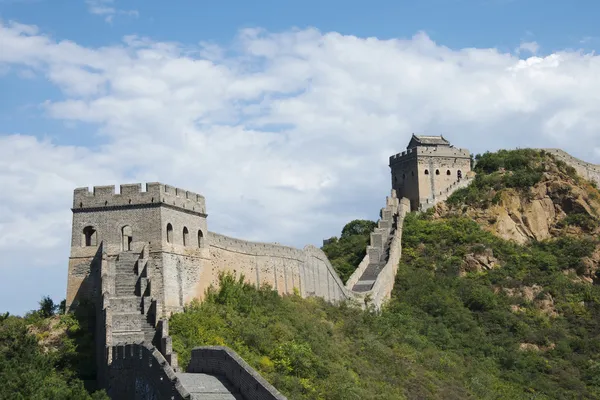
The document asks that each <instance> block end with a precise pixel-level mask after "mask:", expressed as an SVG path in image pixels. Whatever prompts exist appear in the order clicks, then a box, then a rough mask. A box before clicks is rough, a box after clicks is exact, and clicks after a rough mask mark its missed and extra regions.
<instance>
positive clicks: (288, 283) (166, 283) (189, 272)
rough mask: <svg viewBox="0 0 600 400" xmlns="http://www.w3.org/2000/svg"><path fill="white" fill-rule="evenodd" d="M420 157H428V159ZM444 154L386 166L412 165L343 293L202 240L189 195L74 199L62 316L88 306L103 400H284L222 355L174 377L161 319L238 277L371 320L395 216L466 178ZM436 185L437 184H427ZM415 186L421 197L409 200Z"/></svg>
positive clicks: (321, 267)
mask: <svg viewBox="0 0 600 400" xmlns="http://www.w3.org/2000/svg"><path fill="white" fill-rule="evenodd" d="M414 138H415V137H414V136H413V140H414ZM423 138H424V139H423ZM431 138H436V137H417V139H418V140H420V141H421V142H419V143H418V144H419V145H428V143H427V142H428V141H430V142H432V143H433V146H438V145H440V143H442V142H441V141H436V140H438V139H431ZM442 139H443V138H442ZM411 143H412V141H411ZM446 143H447V142H446ZM448 145H449V144H448ZM442 146H445V144H442ZM459 150H460V149H459ZM545 150H546V151H548V152H549V153H551V154H554V155H555V156H556V157H558V158H559V159H561V160H563V161H565V162H567V163H568V164H569V165H572V166H573V167H574V168H576V170H577V171H578V173H579V174H580V175H582V176H584V177H585V178H587V179H590V180H593V181H595V182H597V183H598V184H600V166H597V165H593V164H589V163H585V162H583V161H581V160H578V159H576V158H574V157H571V156H570V155H568V154H567V153H565V152H563V151H562V150H558V149H545ZM452 151H453V152H454V150H452ZM409 153H411V152H409ZM414 153H415V154H416V153H418V151H414ZM421 153H422V154H429V155H428V156H427V157H431V153H432V149H426V151H422V152H421ZM447 153H448V154H449V152H448V150H446V149H441V151H439V153H437V154H434V157H439V158H436V159H433V160H432V159H431V158H425V159H424V160H423V159H419V158H412V159H408V158H402V157H406V155H407V153H405V154H404V155H402V154H399V155H395V156H392V157H393V158H394V162H398V161H402V162H405V161H407V162H410V163H412V164H410V165H409V164H407V165H406V166H403V167H402V168H403V169H399V170H398V169H396V171H395V172H394V168H392V170H393V175H392V187H393V188H394V189H392V192H391V195H390V196H388V197H387V198H386V202H385V207H384V208H383V209H382V210H381V213H380V219H379V220H378V222H377V228H375V230H374V231H373V232H372V233H371V238H370V245H369V246H368V248H367V254H366V256H365V257H364V259H363V260H362V262H361V263H360V265H359V266H358V268H357V270H356V271H355V272H354V273H353V274H352V276H351V277H350V278H349V279H348V281H347V282H346V284H344V283H343V282H342V281H341V280H340V279H339V277H338V275H337V274H336V272H335V270H334V269H333V267H332V266H331V264H330V263H329V260H328V259H327V257H326V255H325V254H324V253H323V252H322V251H321V250H320V249H318V248H316V247H314V246H306V247H305V248H303V249H296V248H293V247H288V246H282V245H279V244H275V243H257V242H248V241H244V240H240V239H234V238H230V237H227V236H224V235H220V234H217V233H213V232H210V231H208V230H207V224H206V217H207V214H206V207H205V203H204V197H202V196H200V195H198V194H195V193H192V192H188V191H185V190H182V189H178V188H173V187H170V186H168V185H163V184H160V183H150V184H147V185H146V190H145V191H142V190H141V187H142V185H141V184H134V185H122V186H121V187H120V193H115V188H114V187H111V186H108V187H107V186H103V187H95V188H94V189H93V191H92V192H90V191H89V189H88V188H81V189H76V190H75V193H74V201H73V239H72V249H71V258H70V262H69V284H68V293H67V305H68V307H69V309H71V310H73V309H74V308H76V307H77V306H78V305H79V304H80V303H81V302H82V301H84V300H92V302H93V303H94V304H95V307H96V321H97V322H96V345H97V360H98V381H99V383H100V385H102V386H104V387H106V388H107V390H108V393H109V395H110V396H111V398H113V399H163V398H168V399H201V398H212V399H285V397H284V396H283V395H282V394H281V393H279V392H278V391H277V390H276V389H275V388H274V387H272V386H271V385H270V384H269V383H268V382H266V381H265V380H264V379H263V378H262V377H261V376H260V375H259V374H258V373H257V372H256V371H254V370H253V369H252V368H251V367H250V366H248V365H247V364H246V363H245V362H244V361H243V360H242V359H241V358H240V357H239V356H238V355H237V354H235V353H234V352H233V351H232V350H230V349H228V348H223V347H199V348H196V349H195V350H194V351H193V353H192V358H191V361H190V363H189V365H188V367H187V370H186V371H185V372H183V371H181V370H180V368H179V365H178V360H177V355H176V354H175V353H174V352H173V348H172V340H171V338H170V336H169V332H168V318H169V316H170V315H171V314H172V313H174V312H180V311H182V309H183V306H184V305H185V304H186V303H187V302H189V301H190V300H191V299H193V298H199V299H201V298H202V295H203V292H204V290H206V288H207V287H208V286H209V285H211V284H213V285H214V284H218V275H219V273H221V272H232V273H234V274H237V275H240V274H243V275H244V276H245V279H246V281H247V282H249V283H252V284H254V285H256V286H261V285H263V284H269V285H270V286H271V287H273V288H274V289H275V290H277V291H278V292H279V293H280V294H282V295H285V294H291V293H294V292H295V293H297V294H299V295H301V296H302V297H309V296H318V297H322V298H324V299H326V300H327V301H330V302H332V303H337V302H340V301H352V302H355V303H356V304H357V305H359V306H365V305H367V303H368V304H370V305H371V306H373V307H374V308H375V309H379V308H380V307H381V306H382V305H383V304H384V303H385V301H386V300H387V299H389V298H390V296H391V292H392V289H393V286H394V280H395V275H396V271H397V268H398V264H399V261H400V258H401V253H402V228H403V222H404V217H405V215H406V214H407V213H408V212H410V211H411V210H413V211H414V210H416V209H418V210H425V209H427V208H429V207H431V206H433V205H435V204H436V203H438V202H440V201H444V200H445V199H447V198H448V196H450V195H451V194H452V193H453V192H454V191H455V190H457V189H459V188H462V187H465V186H467V185H468V184H469V183H470V182H471V181H472V179H473V175H472V173H470V166H467V165H466V164H465V162H464V159H465V157H464V154H462V153H461V155H462V156H463V157H462V158H460V160H458V161H457V160H456V159H455V160H454V161H453V160H452V159H451V158H450V157H448V154H447ZM467 155H468V152H467ZM392 157H391V158H390V166H392ZM411 157H412V156H411ZM396 168H398V164H396ZM445 171H447V172H445ZM444 172H445V173H444ZM457 172H458V173H457ZM463 173H464V175H463ZM409 174H410V175H409ZM401 175H402V177H401V178H400V179H407V176H415V181H414V182H415V183H414V186H415V187H416V188H417V189H416V190H414V191H413V190H412V189H410V190H406V188H402V187H401V186H399V183H398V179H399V177H400V176H401ZM436 176H440V178H441V177H445V180H444V181H440V182H436V183H437V184H434V182H433V179H436V178H435V177H436ZM453 177H456V178H453ZM449 178H452V179H449ZM419 186H421V187H425V188H426V189H425V190H422V191H421V192H419V191H418V188H419ZM407 187H409V188H410V184H408V183H407ZM397 189H400V190H397ZM402 190H403V194H404V196H403V197H402V198H398V197H397V195H396V193H397V191H402ZM423 193H425V195H423ZM415 199H416V200H415ZM175 228H177V229H175ZM190 232H191V233H190Z"/></svg>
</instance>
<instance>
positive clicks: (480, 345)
mask: <svg viewBox="0 0 600 400" xmlns="http://www.w3.org/2000/svg"><path fill="white" fill-rule="evenodd" d="M477 161H478V163H477V166H476V171H477V173H478V175H477V178H476V180H475V182H474V184H473V186H472V187H470V188H467V189H465V190H463V191H460V192H458V193H456V195H455V196H453V197H452V198H451V199H449V201H448V205H442V206H440V207H437V208H436V209H435V210H433V209H432V210H430V212H428V213H426V214H420V215H419V214H410V215H409V216H408V217H407V218H406V220H405V223H404V233H403V257H402V260H401V263H400V267H399V271H398V275H397V278H396V286H395V289H394V293H393V298H392V299H391V301H390V302H389V304H388V305H387V306H386V307H384V309H383V311H382V312H380V313H375V312H373V311H372V310H367V311H362V310H360V309H358V308H357V307H355V306H353V305H352V304H342V305H341V306H333V305H329V304H326V303H324V302H323V301H321V300H319V299H301V298H299V297H298V296H288V297H280V296H278V295H277V294H276V293H275V292H274V291H272V290H270V289H269V288H262V289H260V290H257V289H256V288H254V287H252V286H249V285H246V284H244V283H243V282H242V281H241V280H238V279H237V278H233V277H231V276H224V277H223V278H222V279H223V281H222V284H221V287H220V289H218V290H211V291H210V293H209V295H208V296H207V298H206V300H205V301H204V302H203V303H202V304H199V303H193V304H191V305H190V306H189V307H187V309H186V311H185V312H184V313H182V314H177V315H174V316H173V317H172V319H171V334H172V335H173V337H174V347H175V350H176V351H177V352H178V353H179V355H180V358H181V361H182V363H183V364H184V365H185V363H186V362H187V360H188V359H189V354H190V350H191V348H192V347H194V346H198V345H215V344H218V345H227V346H230V347H232V348H233V349H234V350H236V351H237V352H238V353H239V354H240V355H241V356H242V357H244V358H245V359H246V360H247V361H248V362H249V363H250V364H251V365H252V366H253V367H255V368H257V369H258V370H259V371H260V372H261V373H262V374H263V375H264V376H265V377H266V378H267V379H268V380H269V381H270V382H271V383H272V384H274V385H275V386H276V387H277V388H278V389H279V390H280V391H282V392H283V393H284V394H286V395H287V396H289V398H290V399H404V398H406V399H425V398H431V399H469V398H473V399H573V398H600V289H599V287H598V286H597V285H596V284H595V283H596V270H597V269H598V253H599V250H598V249H599V247H598V237H599V236H598V208H597V205H596V204H597V203H596V201H597V199H598V198H599V196H600V193H598V191H597V189H596V188H595V187H594V186H593V185H591V184H590V183H589V182H585V181H583V180H582V179H581V178H579V177H577V176H576V175H575V174H574V173H573V171H572V170H571V169H569V168H568V167H567V166H566V165H564V164H561V163H560V162H556V160H554V159H553V158H552V157H551V156H549V155H547V154H544V153H538V152H533V151H528V150H519V151H512V152H510V151H509V152H499V153H491V154H490V153H488V154H485V155H483V156H479V157H477ZM549 202H550V203H551V204H550V203H549ZM534 203H539V204H538V205H543V209H544V210H545V212H548V213H552V212H553V213H552V214H551V215H552V219H549V220H548V221H549V222H548V223H547V224H546V225H545V226H542V225H540V224H538V223H537V222H536V221H537V220H535V221H533V220H532V215H534V214H532V213H534V211H535V210H536V207H538V205H535V204H534ZM532 204H534V205H532ZM511 207H512V208H511ZM507 209H508V210H509V211H507V212H506V214H507V215H508V216H509V218H511V220H512V221H513V223H514V224H513V225H510V226H509V225H508V224H507V223H506V221H504V223H500V224H499V223H498V221H499V220H502V221H503V218H504V214H502V215H500V214H501V212H502V211H501V210H507ZM532 210H534V211H532ZM552 210H553V211H552ZM517 213H518V214H517ZM548 215H550V214H548ZM544 218H546V216H545V217H544ZM515 232H516V233H515ZM540 235H541V236H540ZM342 236H343V235H342ZM365 237H366V235H365ZM340 241H341V239H340ZM363 246H366V242H365V243H364V244H363V243H362V242H361V243H360V248H359V244H358V243H357V245H356V247H354V248H350V249H348V255H352V256H351V257H353V258H354V259H358V255H359V254H360V252H361V251H364V247H363ZM328 254H329V253H328ZM341 257H343V254H339V255H338V257H337V258H338V259H339V258H341ZM351 257H350V256H348V258H351ZM359 261H360V260H359ZM348 264H349V265H352V263H350V262H349V263H348ZM351 271H352V268H346V269H345V274H347V275H348V276H349V274H350V273H351Z"/></svg>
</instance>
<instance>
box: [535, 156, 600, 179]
mask: <svg viewBox="0 0 600 400" xmlns="http://www.w3.org/2000/svg"><path fill="white" fill-rule="evenodd" d="M540 150H544V151H547V152H548V153H550V154H552V155H553V156H555V157H556V158H558V159H559V160H562V161H564V162H566V163H567V164H568V165H570V166H571V167H573V168H575V170H576V171H577V173H578V174H579V175H581V176H582V177H584V178H586V179H588V180H590V181H593V182H596V184H597V185H600V165H596V164H591V163H589V162H586V161H583V160H580V159H578V158H576V157H573V156H572V155H570V154H569V153H567V152H566V151H563V150H561V149H540Z"/></svg>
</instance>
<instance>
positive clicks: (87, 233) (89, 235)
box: [81, 226, 98, 247]
mask: <svg viewBox="0 0 600 400" xmlns="http://www.w3.org/2000/svg"><path fill="white" fill-rule="evenodd" d="M82 236H83V237H82V239H83V240H82V241H81V242H82V244H81V245H82V246H84V247H89V246H97V243H98V242H97V238H96V229H94V227H93V226H86V227H85V228H83V234H82Z"/></svg>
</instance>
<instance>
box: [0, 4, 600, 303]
mask: <svg viewBox="0 0 600 400" xmlns="http://www.w3.org/2000/svg"><path fill="white" fill-rule="evenodd" d="M105 6H106V4H105ZM106 7H108V8H110V6H106ZM96 11H98V12H100V11H102V10H96ZM103 12H106V14H103V15H110V14H108V10H105V11H103ZM201 39H203V38H193V40H194V41H195V42H197V43H199V44H198V45H197V46H193V45H190V44H189V43H185V44H180V43H174V42H157V41H154V40H152V38H141V37H136V36H127V37H125V38H124V39H123V43H122V44H120V45H113V46H107V47H98V48H94V47H85V46H82V45H79V44H77V43H76V42H73V41H66V40H65V41H57V40H55V39H53V38H52V37H50V36H48V35H46V34H44V33H43V32H40V31H39V30H38V29H37V28H35V27H33V26H26V25H21V24H17V23H7V24H0V41H1V42H2V46H3V51H2V52H0V69H1V68H11V69H15V70H23V71H28V72H27V75H30V74H31V73H35V74H38V75H42V76H44V77H46V78H47V79H48V80H49V81H50V82H51V83H52V84H53V85H55V86H56V87H57V88H58V89H59V90H60V91H61V93H62V94H63V97H62V98H60V99H58V100H53V101H47V102H45V103H44V104H43V105H42V107H41V109H42V110H43V112H44V113H45V115H46V116H47V117H49V118H53V119H56V120H60V121H63V122H67V123H68V124H69V125H70V126H74V127H75V128H74V129H73V128H72V129H69V130H68V132H67V131H65V132H64V133H62V134H61V135H59V136H60V139H61V140H60V143H70V140H71V139H70V136H69V135H73V134H74V132H78V129H79V127H82V126H84V127H88V128H86V129H85V130H83V131H81V133H79V135H87V136H91V137H90V138H88V137H87V136H84V137H78V140H77V143H85V142H86V140H93V141H94V143H100V144H97V145H95V146H94V147H85V146H83V145H79V146H67V145H64V144H56V143H54V142H52V141H48V140H46V141H44V140H40V139H37V138H35V137H33V136H30V135H27V133H23V134H21V135H16V134H15V133H16V132H6V134H7V135H5V136H4V137H1V142H0V149H2V150H0V184H3V187H5V188H6V187H8V188H10V190H8V191H4V192H3V193H1V194H0V196H1V197H0V204H2V206H0V252H2V254H3V255H4V254H6V255H7V256H6V257H4V263H3V264H2V267H3V268H15V267H16V266H17V265H22V264H23V261H22V260H23V257H22V254H23V253H22V252H24V251H26V252H28V254H30V255H31V259H30V260H28V261H27V262H29V263H33V264H35V265H41V264H46V265H48V266H49V267H52V268H59V266H60V268H63V270H64V268H65V266H66V257H67V256H68V246H69V244H68V243H69V238H70V228H69V226H70V215H69V214H70V211H69V207H70V205H71V195H72V190H73V188H75V187H78V186H88V185H104V184H113V183H127V182H139V181H142V182H143V181H162V182H165V183H169V184H172V185H176V186H180V187H184V188H187V189H189V190H192V191H196V192H200V193H202V194H204V195H205V196H206V199H207V206H208V213H209V229H211V230H214V231H218V232H221V233H225V234H230V235H234V236H238V237H243V238H248V239H256V240H266V241H278V242H281V243H286V244H292V245H296V246H302V245H304V244H306V243H313V244H317V245H318V244H319V242H320V240H321V239H322V238H325V237H329V236H331V235H334V234H337V233H339V230H340V229H341V227H342V226H343V224H344V223H345V222H347V221H349V220H350V219H353V218H371V219H376V218H377V212H378V209H379V208H380V207H381V206H382V204H383V203H382V202H383V200H384V196H385V195H386V194H387V193H388V190H389V186H390V183H389V175H388V174H389V171H388V167H387V161H388V157H389V156H390V155H391V154H394V153H396V152H399V151H402V150H403V149H404V148H405V146H406V144H407V142H408V139H409V138H410V134H411V133H412V132H417V133H427V134H444V135H445V136H446V137H448V138H449V139H450V140H451V141H452V142H453V143H454V144H455V145H457V146H460V147H467V148H469V149H471V151H473V152H482V151H485V150H494V149H498V148H508V147H511V148H514V147H554V146H557V147H563V148H565V150H567V151H569V152H571V153H573V154H574V155H576V156H578V157H580V158H583V159H587V160H589V161H592V162H598V161H600V141H599V140H598V133H597V132H598V124H599V123H600V115H599V114H598V113H596V112H594V111H595V110H597V109H598V106H599V105H600V104H599V103H600V99H599V98H598V97H597V96H596V95H595V93H597V92H598V91H599V89H600V58H598V56H595V55H593V54H585V53H581V52H573V51H565V52H557V53H554V54H547V55H543V56H542V55H539V54H537V53H536V55H533V56H531V57H529V58H526V59H521V57H519V54H510V53H502V52H500V51H498V50H496V49H493V48H482V49H475V48H465V49H458V50H456V49H450V48H447V47H444V46H443V45H441V44H438V43H435V42H433V41H432V40H431V39H430V38H429V37H428V36H427V35H426V34H425V33H422V32H421V33H417V34H416V35H415V36H414V37H412V38H405V39H393V40H379V39H376V38H359V37H355V36H348V35H341V34H338V33H335V32H330V33H323V32H320V31H318V30H315V29H304V30H290V31H285V32H280V33H272V32H267V31H265V30H261V29H246V30H242V31H241V32H240V33H239V35H238V37H237V38H236V40H235V41H234V42H233V43H231V44H230V45H228V46H217V45H215V44H211V43H207V42H204V41H202V40H201ZM531 50H533V48H532V47H530V48H529V51H531ZM535 50H536V51H537V48H536V49H535ZM531 52H532V53H533V51H531ZM90 126H91V127H93V130H92V131H91V132H92V133H90V131H89V127H90ZM35 133H38V132H35ZM64 277H65V273H58V274H57V278H56V282H54V283H53V284H54V285H58V286H60V287H64ZM0 308H2V307H0Z"/></svg>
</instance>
